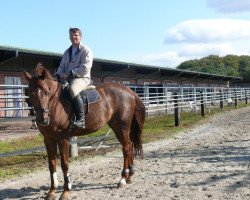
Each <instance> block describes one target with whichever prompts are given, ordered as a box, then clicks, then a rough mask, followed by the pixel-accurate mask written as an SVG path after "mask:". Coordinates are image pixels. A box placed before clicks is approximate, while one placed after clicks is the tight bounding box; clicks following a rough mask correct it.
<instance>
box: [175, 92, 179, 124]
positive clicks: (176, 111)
mask: <svg viewBox="0 0 250 200" xmlns="http://www.w3.org/2000/svg"><path fill="white" fill-rule="evenodd" d="M174 118H175V126H179V125H180V112H179V105H178V93H177V92H174Z"/></svg>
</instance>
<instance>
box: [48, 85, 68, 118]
mask: <svg viewBox="0 0 250 200" xmlns="http://www.w3.org/2000/svg"><path fill="white" fill-rule="evenodd" d="M51 107H52V108H54V115H55V113H56V111H57V110H60V111H61V112H60V114H61V115H65V116H66V115H67V116H68V115H70V112H71V109H70V108H71V106H70V104H69V103H68V102H67V101H66V100H65V98H64V96H63V86H62V84H60V83H58V88H57V90H56V92H55V95H54V96H53V98H52V99H51ZM54 117H63V116H54Z"/></svg>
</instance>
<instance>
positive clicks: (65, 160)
mask: <svg viewBox="0 0 250 200" xmlns="http://www.w3.org/2000/svg"><path fill="white" fill-rule="evenodd" d="M58 146H59V150H60V156H61V168H62V171H63V176H64V190H63V193H62V195H61V197H60V200H66V199H69V191H70V190H71V187H72V183H71V180H70V176H69V173H68V171H69V139H67V138H66V139H65V138H64V139H60V140H59V141H58Z"/></svg>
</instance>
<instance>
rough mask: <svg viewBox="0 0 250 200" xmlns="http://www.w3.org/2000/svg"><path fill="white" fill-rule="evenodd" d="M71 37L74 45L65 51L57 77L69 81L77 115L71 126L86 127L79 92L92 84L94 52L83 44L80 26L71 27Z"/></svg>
mask: <svg viewBox="0 0 250 200" xmlns="http://www.w3.org/2000/svg"><path fill="white" fill-rule="evenodd" d="M69 37H70V40H71V43H72V45H71V46H70V47H69V48H68V49H67V50H66V51H65V52H64V54H63V57H62V60H61V63H60V66H59V67H58V70H57V72H56V74H55V77H56V78H57V79H58V81H60V79H63V80H64V79H67V80H68V81H69V92H70V96H71V98H72V102H73V107H74V112H75V116H76V119H75V120H74V122H73V124H71V127H72V128H75V127H79V128H85V116H84V105H83V100H82V98H81V95H80V94H79V93H80V92H81V91H82V90H84V89H85V88H86V87H87V86H88V85H89V84H90V81H91V78H90V77H91V76H90V74H91V68H92V64H93V53H92V51H91V49H90V48H89V47H87V46H85V45H82V44H81V40H82V32H81V30H80V29H79V28H70V29H69Z"/></svg>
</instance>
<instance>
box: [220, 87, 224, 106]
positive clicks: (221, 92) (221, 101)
mask: <svg viewBox="0 0 250 200" xmlns="http://www.w3.org/2000/svg"><path fill="white" fill-rule="evenodd" d="M223 99H224V98H223V91H222V90H220V108H221V109H223V107H224V105H223Z"/></svg>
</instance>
